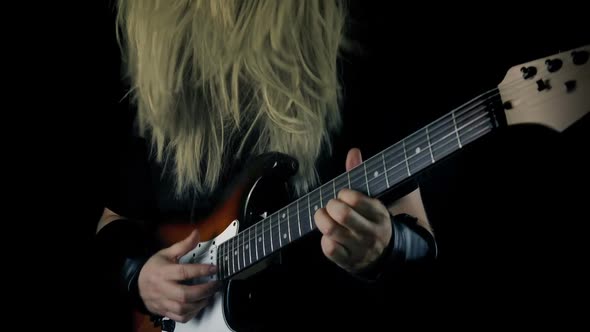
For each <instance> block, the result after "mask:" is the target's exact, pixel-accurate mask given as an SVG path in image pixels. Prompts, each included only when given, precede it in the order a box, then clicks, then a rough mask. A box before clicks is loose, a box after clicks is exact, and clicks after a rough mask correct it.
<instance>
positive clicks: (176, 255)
mask: <svg viewBox="0 0 590 332" xmlns="http://www.w3.org/2000/svg"><path fill="white" fill-rule="evenodd" d="M197 244H199V231H198V230H197V229H195V230H193V231H192V232H191V233H190V235H189V236H187V237H186V238H185V239H184V240H182V241H180V242H177V243H175V244H173V245H172V246H170V247H168V248H166V249H164V250H162V254H164V255H165V256H166V257H168V258H170V259H173V260H175V261H178V260H179V259H180V257H182V256H184V255H186V253H188V252H189V251H191V250H193V249H194V248H195V247H196V246H197Z"/></svg>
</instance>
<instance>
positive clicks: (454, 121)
mask: <svg viewBox="0 0 590 332" xmlns="http://www.w3.org/2000/svg"><path fill="white" fill-rule="evenodd" d="M451 115H452V116H453V124H454V126H455V133H456V134H457V141H458V142H459V148H461V139H460V138H459V130H458V129H457V121H456V120H455V112H451Z"/></svg>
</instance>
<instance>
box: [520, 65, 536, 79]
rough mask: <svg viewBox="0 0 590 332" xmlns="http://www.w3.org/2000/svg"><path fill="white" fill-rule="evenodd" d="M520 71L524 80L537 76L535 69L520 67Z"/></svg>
mask: <svg viewBox="0 0 590 332" xmlns="http://www.w3.org/2000/svg"><path fill="white" fill-rule="evenodd" d="M520 71H521V72H522V77H523V78H524V79H525V80H526V79H529V78H531V77H533V76H535V75H537V68H536V67H533V66H530V67H522V68H520Z"/></svg>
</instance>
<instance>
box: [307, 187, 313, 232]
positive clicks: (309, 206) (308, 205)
mask: <svg viewBox="0 0 590 332" xmlns="http://www.w3.org/2000/svg"><path fill="white" fill-rule="evenodd" d="M309 197H310V195H307V210H308V211H309V229H310V230H311V229H313V226H312V223H311V204H310V202H309Z"/></svg>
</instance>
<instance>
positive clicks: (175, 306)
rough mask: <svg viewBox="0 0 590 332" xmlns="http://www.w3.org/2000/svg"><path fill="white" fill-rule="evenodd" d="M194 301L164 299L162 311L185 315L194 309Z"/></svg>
mask: <svg viewBox="0 0 590 332" xmlns="http://www.w3.org/2000/svg"><path fill="white" fill-rule="evenodd" d="M195 306H196V303H180V302H177V301H173V300H164V301H163V307H164V311H166V312H167V313H171V314H174V315H178V316H183V315H186V314H187V313H190V312H192V311H194V310H195Z"/></svg>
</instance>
